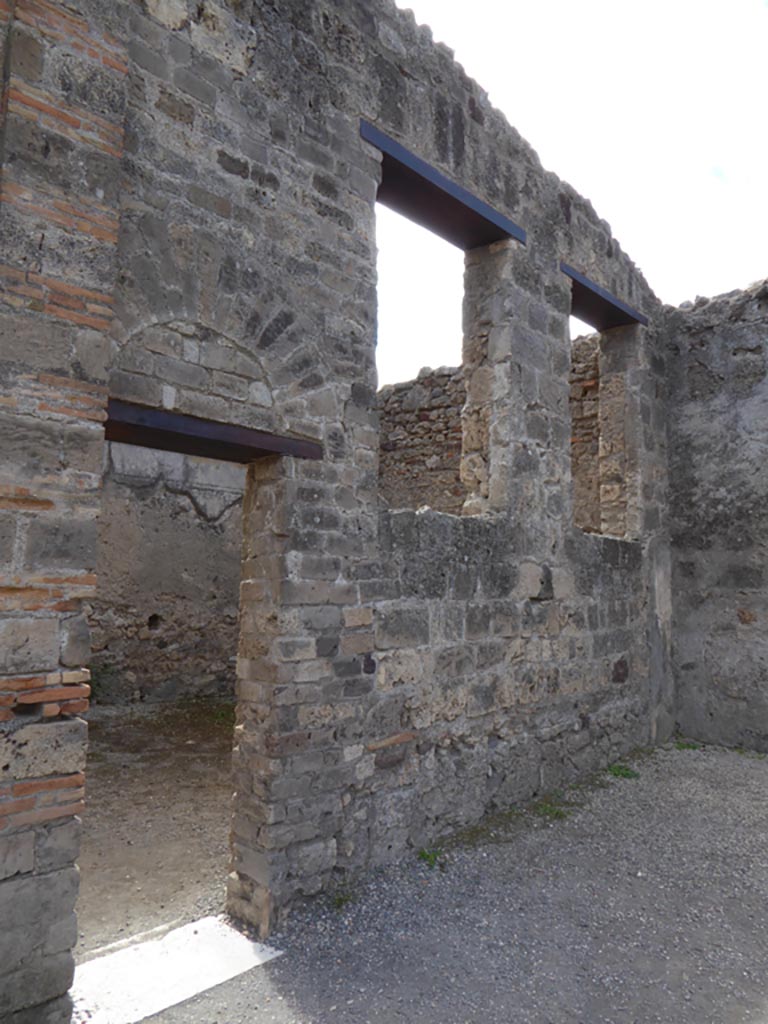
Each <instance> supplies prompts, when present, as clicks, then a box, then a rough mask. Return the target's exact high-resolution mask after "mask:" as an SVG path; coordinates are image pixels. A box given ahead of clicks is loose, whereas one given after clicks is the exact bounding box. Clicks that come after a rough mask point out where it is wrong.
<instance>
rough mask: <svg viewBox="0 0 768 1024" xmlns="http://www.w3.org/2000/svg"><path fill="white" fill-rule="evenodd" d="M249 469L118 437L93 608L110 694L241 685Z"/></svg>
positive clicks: (104, 690) (208, 690) (99, 675)
mask: <svg viewBox="0 0 768 1024" xmlns="http://www.w3.org/2000/svg"><path fill="white" fill-rule="evenodd" d="M244 487H245V470H244V469H243V467H241V466H238V465H235V464H227V463H219V462H214V461H212V460H208V459H196V458H192V457H190V456H183V455H180V454H177V453H174V452H160V451H151V450H150V449H147V448H139V447H131V446H128V445H118V444H111V445H107V464H106V468H105V474H104V488H103V492H102V502H101V515H100V517H99V547H98V564H97V572H98V576H99V582H100V586H99V589H98V592H97V594H96V596H95V598H94V600H93V601H92V602H90V604H89V606H88V609H87V612H88V623H89V625H90V633H91V636H92V641H91V643H92V649H93V658H92V662H91V674H92V677H93V678H92V685H93V687H94V694H95V697H96V699H97V700H99V701H100V702H104V703H112V702H123V701H135V700H150V701H152V700H160V701H168V700H176V699H179V698H182V697H214V696H222V695H224V696H230V695H232V694H233V693H234V686H235V655H236V652H237V636H238V621H237V606H238V594H239V589H240V544H241V539H242V529H241V520H240V506H241V504H242V496H243V490H244Z"/></svg>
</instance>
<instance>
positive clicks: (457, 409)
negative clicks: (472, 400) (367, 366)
mask: <svg viewBox="0 0 768 1024" xmlns="http://www.w3.org/2000/svg"><path fill="white" fill-rule="evenodd" d="M465 398H466V389H465V387H464V374H463V372H462V369H461V367H459V368H458V369H445V368H443V369H441V370H430V369H423V370H422V371H421V372H420V373H419V376H418V378H417V379H416V380H415V381H408V382H406V383H402V384H390V385H388V386H387V387H383V388H381V389H380V390H379V392H378V403H379V491H380V494H381V497H382V500H383V501H385V502H386V503H387V504H388V505H389V506H390V507H391V508H412V509H417V508H421V507H422V506H423V505H428V506H429V507H430V508H434V509H436V510H438V511H439V512H451V513H453V514H454V515H460V514H461V510H462V507H463V505H464V498H465V497H466V491H465V489H464V485H463V483H462V482H461V444H462V428H461V410H462V407H463V405H464V401H465Z"/></svg>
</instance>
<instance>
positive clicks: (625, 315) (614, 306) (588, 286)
mask: <svg viewBox="0 0 768 1024" xmlns="http://www.w3.org/2000/svg"><path fill="white" fill-rule="evenodd" d="M560 269H561V270H562V272H563V273H564V274H567V276H568V277H570V279H571V281H572V282H573V283H572V286H571V296H572V300H571V312H572V313H573V315H574V316H577V317H578V318H579V320H583V321H584V322H585V323H588V324H590V326H592V327H594V328H595V330H596V331H607V330H608V329H609V328H611V327H625V326H627V325H628V324H643V326H646V325H647V324H648V317H647V316H644V315H643V314H642V313H638V311H637V310H636V309H633V308H632V307H631V306H628V305H627V304H626V303H625V302H622V301H621V299H617V298H616V296H615V295H611V293H610V292H609V291H606V289H605V288H601V286H600V285H599V284H595V282H594V281H591V280H590V279H589V278H588V277H586V276H585V275H584V274H581V273H579V271H578V270H574V268H573V267H571V266H569V265H568V264H567V263H561V264H560Z"/></svg>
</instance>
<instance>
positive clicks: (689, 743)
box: [675, 740, 701, 750]
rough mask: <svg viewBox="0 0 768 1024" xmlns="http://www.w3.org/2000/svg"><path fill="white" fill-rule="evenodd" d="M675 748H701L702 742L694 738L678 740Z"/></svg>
mask: <svg viewBox="0 0 768 1024" xmlns="http://www.w3.org/2000/svg"><path fill="white" fill-rule="evenodd" d="M675 750H701V744H700V743H694V742H693V740H676V741H675Z"/></svg>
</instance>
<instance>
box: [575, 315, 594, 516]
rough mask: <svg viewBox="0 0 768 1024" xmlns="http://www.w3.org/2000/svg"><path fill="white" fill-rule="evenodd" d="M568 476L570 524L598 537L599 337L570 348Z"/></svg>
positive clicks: (587, 339)
mask: <svg viewBox="0 0 768 1024" xmlns="http://www.w3.org/2000/svg"><path fill="white" fill-rule="evenodd" d="M570 381H571V397H570V405H571V473H572V475H573V521H574V523H575V524H576V526H578V527H579V528H580V529H582V530H586V531H587V532H589V533H600V526H601V516H600V406H599V398H600V336H599V335H598V334H591V335H589V336H588V337H585V338H576V339H575V340H574V342H573V345H572V347H571V377H570Z"/></svg>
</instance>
